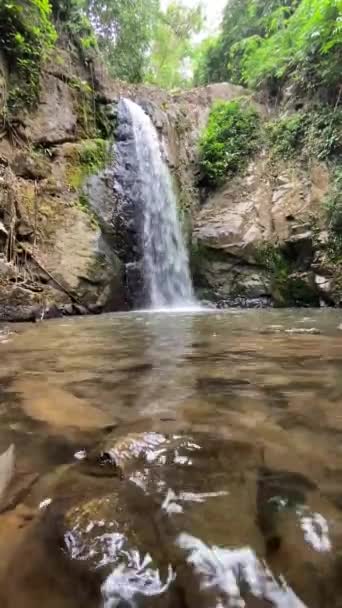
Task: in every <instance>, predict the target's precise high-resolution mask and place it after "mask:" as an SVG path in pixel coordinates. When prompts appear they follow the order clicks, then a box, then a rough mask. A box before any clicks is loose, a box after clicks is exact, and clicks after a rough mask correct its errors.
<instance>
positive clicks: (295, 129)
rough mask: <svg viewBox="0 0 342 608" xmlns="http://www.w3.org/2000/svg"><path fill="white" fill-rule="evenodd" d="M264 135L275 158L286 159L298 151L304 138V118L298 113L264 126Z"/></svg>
mask: <svg viewBox="0 0 342 608" xmlns="http://www.w3.org/2000/svg"><path fill="white" fill-rule="evenodd" d="M266 134H267V137H268V139H269V142H270V144H271V146H272V149H273V151H274V153H275V154H276V155H277V156H281V157H282V158H285V159H288V158H291V157H292V156H294V154H295V153H296V152H298V150H299V149H300V146H301V144H302V142H303V139H304V136H305V116H304V114H303V113H301V112H299V113H297V114H294V115H293V116H284V117H281V118H279V119H278V120H275V121H272V122H270V123H268V125H266Z"/></svg>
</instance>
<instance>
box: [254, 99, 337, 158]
mask: <svg viewBox="0 0 342 608" xmlns="http://www.w3.org/2000/svg"><path fill="white" fill-rule="evenodd" d="M265 128H266V136H267V137H266V139H267V140H268V141H269V143H270V145H271V147H272V149H273V151H274V153H275V154H276V156H279V157H281V158H284V159H289V158H292V157H293V156H295V155H298V154H301V156H302V157H309V158H315V159H318V160H333V159H334V158H337V157H338V156H339V154H341V153H342V110H341V109H339V108H335V109H334V111H332V110H331V107H329V106H326V105H322V106H319V107H317V108H315V109H312V110H311V111H298V112H296V113H295V114H289V115H283V116H280V118H278V119H276V120H273V121H271V122H269V123H267V124H266V127H265Z"/></svg>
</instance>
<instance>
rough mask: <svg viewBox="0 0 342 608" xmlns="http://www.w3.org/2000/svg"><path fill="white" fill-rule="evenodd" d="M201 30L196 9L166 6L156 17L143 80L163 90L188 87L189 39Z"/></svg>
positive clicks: (200, 20) (190, 54)
mask: <svg viewBox="0 0 342 608" xmlns="http://www.w3.org/2000/svg"><path fill="white" fill-rule="evenodd" d="M202 26H203V16H202V10H201V7H200V5H198V6H197V7H195V8H187V7H186V6H184V5H182V4H181V3H180V2H172V3H170V4H169V6H168V7H167V9H166V10H165V12H164V13H163V12H160V13H159V18H158V20H157V23H156V26H155V29H154V33H153V39H152V44H151V52H150V57H149V61H148V65H147V67H146V75H145V79H146V80H147V81H148V82H150V83H152V84H156V85H158V86H160V87H163V88H176V87H187V86H188V85H190V84H191V72H190V73H189V62H190V61H191V58H192V54H193V46H194V45H193V42H192V38H193V35H194V34H197V33H198V32H199V31H200V30H201V28H202Z"/></svg>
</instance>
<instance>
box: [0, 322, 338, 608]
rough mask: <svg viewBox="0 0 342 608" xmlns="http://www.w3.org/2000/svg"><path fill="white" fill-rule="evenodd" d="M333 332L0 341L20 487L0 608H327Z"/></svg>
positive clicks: (6, 433) (333, 531)
mask: <svg viewBox="0 0 342 608" xmlns="http://www.w3.org/2000/svg"><path fill="white" fill-rule="evenodd" d="M341 324H342V315H341V313H340V312H337V311H331V310H326V311H325V310H322V311H310V310H306V311H300V310H296V311H261V312H259V311H247V312H246V311H229V312H222V313H217V312H216V311H212V312H204V311H202V312H201V311H198V312H194V313H184V314H162V313H160V314H149V313H133V314H130V315H124V314H123V315H115V316H113V315H107V316H103V317H96V318H91V317H88V318H81V319H70V320H62V321H53V322H48V323H44V324H41V325H34V326H31V327H28V328H25V329H24V331H22V329H21V328H20V330H19V331H20V333H19V334H17V335H16V334H15V333H8V332H7V331H4V330H2V332H0V356H1V368H0V383H1V384H0V451H4V450H5V449H7V447H8V446H9V445H10V444H11V443H14V444H15V445H16V451H17V470H16V474H15V476H14V479H13V481H12V484H11V486H10V488H9V489H8V492H7V495H6V496H5V497H4V498H3V501H2V506H1V504H0V511H2V512H0V564H1V565H0V583H1V584H0V600H1V602H2V603H1V602H0V605H1V606H2V605H4V606H5V608H16V607H17V606H20V607H21V608H26V607H27V608H31V607H32V608H33V607H34V606H38V605H44V606H47V607H48V608H55V607H56V608H69V607H70V608H76V607H78V606H82V608H88V606H89V608H90V607H93V606H105V607H106V608H112V607H113V606H120V608H124V606H125V607H126V608H127V606H131V605H132V606H134V605H136V606H139V607H140V606H149V607H150V606H155V605H156V606H175V607H176V606H177V607H178V606H181V607H182V608H183V606H192V607H193V608H195V607H196V608H197V606H200V607H201V606H208V608H209V607H211V606H224V607H227V608H230V606H243V605H244V604H243V602H245V605H246V606H248V607H251V608H254V607H258V606H265V608H266V606H279V607H280V608H302V607H303V605H304V606H307V607H308V608H316V607H317V608H322V607H325V606H326V607H327V608H328V607H329V608H332V607H335V606H336V607H337V606H340V602H341V599H340V598H341V597H342V595H341V587H340V580H341V575H342V563H341V555H342V553H341V550H342V485H341V483H342V443H341V438H342V376H341V370H342V325H341ZM11 329H12V328H10V330H11ZM12 331H13V330H12ZM84 450H85V451H84ZM75 455H76V456H75ZM84 456H87V458H84ZM113 463H115V464H113ZM46 500H47V501H48V502H47V503H46V502H44V501H46ZM42 503H43V508H41V509H39V505H41V504H42ZM28 556H30V559H28ZM32 558H34V561H33V559H32ZM68 560H71V561H68ZM18 564H20V568H18V567H17V566H18ZM9 572H10V573H11V575H10V576H9ZM52 580H53V584H52V583H51V581H52ZM1 593H2V594H3V597H1ZM6 602H7V603H6ZM120 602H121V604H120ZM122 602H126V604H125V603H122Z"/></svg>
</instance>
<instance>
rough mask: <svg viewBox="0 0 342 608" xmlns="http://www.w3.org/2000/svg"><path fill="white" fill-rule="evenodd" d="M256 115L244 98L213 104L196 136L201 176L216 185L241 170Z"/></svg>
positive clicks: (250, 148)
mask: <svg viewBox="0 0 342 608" xmlns="http://www.w3.org/2000/svg"><path fill="white" fill-rule="evenodd" d="M258 128H259V116H258V114H257V112H256V110H255V109H254V108H253V107H252V106H251V105H249V104H248V103H246V101H244V100H237V101H229V102H223V101H220V102H217V103H216V104H214V106H213V108H212V110H211V112H210V115H209V120H208V124H207V127H206V129H205V130H204V132H203V133H202V136H201V139H200V165H201V169H202V173H203V176H204V178H205V180H206V181H207V182H208V183H209V184H210V185H213V186H216V185H219V184H220V183H221V182H222V181H223V180H224V178H225V177H226V176H228V175H232V174H234V173H237V172H238V171H239V170H241V169H242V168H243V167H244V166H245V164H246V161H247V159H248V158H249V156H250V154H251V153H252V152H253V151H254V150H255V148H256V143H257V139H258Z"/></svg>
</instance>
